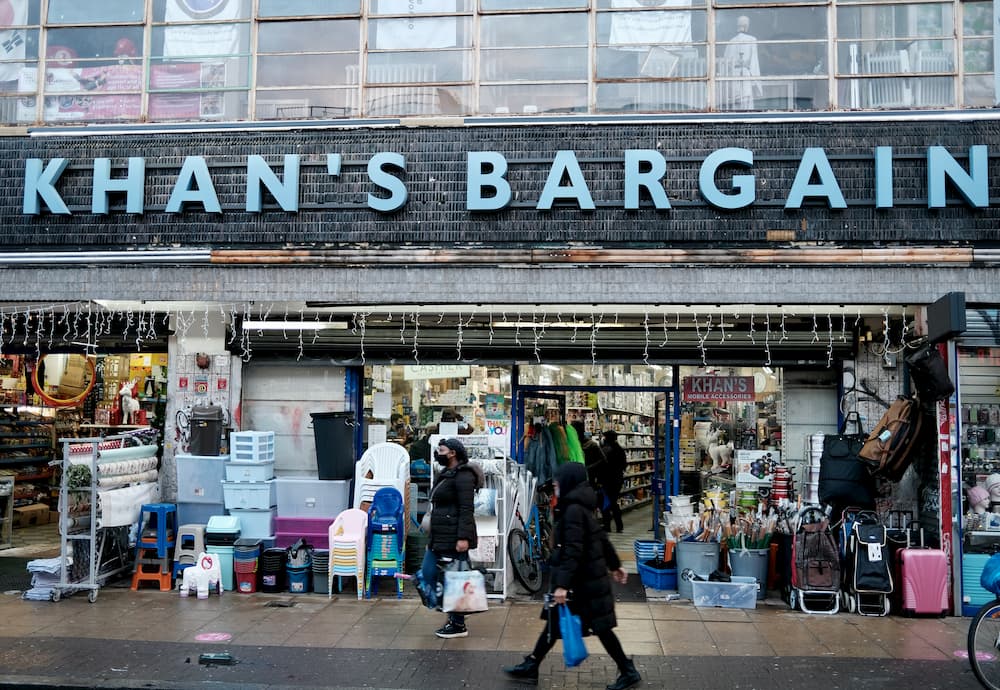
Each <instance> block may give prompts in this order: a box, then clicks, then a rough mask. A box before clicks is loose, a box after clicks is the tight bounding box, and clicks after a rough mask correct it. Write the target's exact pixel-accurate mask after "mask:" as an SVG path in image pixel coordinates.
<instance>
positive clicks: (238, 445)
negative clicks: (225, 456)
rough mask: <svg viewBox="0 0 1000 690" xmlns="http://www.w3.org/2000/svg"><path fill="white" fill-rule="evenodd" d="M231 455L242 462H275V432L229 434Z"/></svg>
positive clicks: (237, 432)
mask: <svg viewBox="0 0 1000 690" xmlns="http://www.w3.org/2000/svg"><path fill="white" fill-rule="evenodd" d="M229 454H230V455H232V456H233V460H239V461H240V462H273V461H274V432H273V431H234V432H233V433H231V434H229Z"/></svg>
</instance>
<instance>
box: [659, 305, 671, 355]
mask: <svg viewBox="0 0 1000 690" xmlns="http://www.w3.org/2000/svg"><path fill="white" fill-rule="evenodd" d="M668 340H670V336H669V335H667V312H663V342H662V343H660V347H666V345H667V341H668Z"/></svg>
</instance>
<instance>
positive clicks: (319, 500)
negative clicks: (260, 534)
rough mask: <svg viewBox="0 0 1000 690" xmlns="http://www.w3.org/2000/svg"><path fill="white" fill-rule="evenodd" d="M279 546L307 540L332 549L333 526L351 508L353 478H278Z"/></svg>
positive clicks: (277, 520)
mask: <svg viewBox="0 0 1000 690" xmlns="http://www.w3.org/2000/svg"><path fill="white" fill-rule="evenodd" d="M274 481H275V483H276V484H277V487H278V489H277V494H278V517H277V519H276V520H275V523H276V530H277V531H276V532H275V546H279V547H286V546H291V545H292V544H294V543H295V542H297V541H298V540H299V539H305V540H306V542H308V543H309V545H310V546H312V547H315V548H319V549H329V548H330V534H329V530H330V525H331V524H333V521H334V520H335V519H336V518H337V515H339V514H340V513H341V511H343V510H346V509H347V508H349V507H350V504H349V494H350V491H349V490H350V484H351V483H350V481H348V480H335V479H305V478H301V477H278V478H277V479H275V480H274Z"/></svg>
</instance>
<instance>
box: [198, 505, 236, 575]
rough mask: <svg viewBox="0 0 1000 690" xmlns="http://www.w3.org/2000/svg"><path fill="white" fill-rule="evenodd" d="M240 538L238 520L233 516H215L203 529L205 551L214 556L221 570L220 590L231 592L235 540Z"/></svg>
mask: <svg viewBox="0 0 1000 690" xmlns="http://www.w3.org/2000/svg"><path fill="white" fill-rule="evenodd" d="M239 538H240V519H239V518H238V517H236V516H233V515H215V516H213V517H212V518H210V519H209V521H208V525H207V526H206V527H205V550H206V551H208V553H211V554H215V555H216V557H217V558H218V559H219V567H220V568H221V569H222V589H224V590H228V591H230V592H231V591H233V588H234V586H235V585H234V581H235V576H234V573H235V568H234V558H235V550H236V540H238V539H239Z"/></svg>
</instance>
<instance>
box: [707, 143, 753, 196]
mask: <svg viewBox="0 0 1000 690" xmlns="http://www.w3.org/2000/svg"><path fill="white" fill-rule="evenodd" d="M728 164H737V165H742V166H745V167H747V168H752V167H753V151H751V150H749V149H741V148H735V147H729V148H724V149H719V150H718V151H712V153H710V154H708V156H707V157H706V158H705V160H704V161H703V162H702V164H701V170H699V171H698V191H700V192H701V195H702V196H703V197H704V198H705V201H707V202H708V203H709V204H711V205H712V206H715V207H716V208H722V209H726V210H727V211H732V210H733V209H737V208H745V207H747V206H749V205H750V204H752V203H753V202H754V200H755V199H756V198H757V178H756V177H754V176H753V175H733V188H734V189H735V190H736V194H723V193H722V192H721V191H720V190H719V188H718V187H717V186H716V185H715V173H716V171H718V169H719V168H720V167H722V166H723V165H728Z"/></svg>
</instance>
